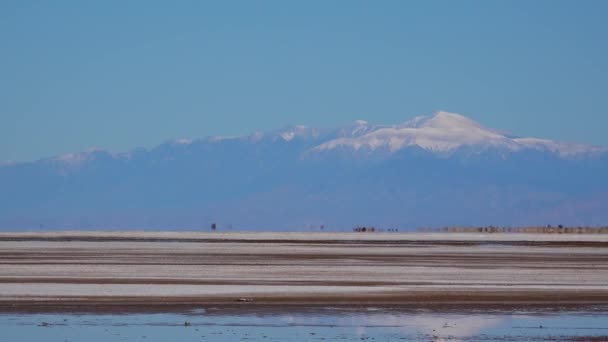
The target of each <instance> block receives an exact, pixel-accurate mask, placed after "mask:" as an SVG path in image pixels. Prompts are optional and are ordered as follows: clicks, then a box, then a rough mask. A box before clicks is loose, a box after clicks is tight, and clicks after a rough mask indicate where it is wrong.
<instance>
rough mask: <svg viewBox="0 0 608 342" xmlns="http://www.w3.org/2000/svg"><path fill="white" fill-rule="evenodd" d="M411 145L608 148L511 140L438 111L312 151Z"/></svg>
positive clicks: (570, 150)
mask: <svg viewBox="0 0 608 342" xmlns="http://www.w3.org/2000/svg"><path fill="white" fill-rule="evenodd" d="M410 146H418V147H421V148H423V149H425V150H429V151H433V152H437V153H442V152H450V151H453V150H456V149H459V148H462V147H476V148H478V149H480V150H486V149H491V148H498V149H504V150H507V151H520V150H524V149H534V150H541V151H546V152H551V153H555V154H558V155H560V156H563V157H566V156H573V155H579V154H585V153H597V152H604V151H606V149H605V148H602V147H597V146H589V145H583V144H568V143H559V142H554V141H551V140H543V139H535V138H511V137H508V136H506V135H505V134H503V133H501V132H500V131H497V130H494V129H490V128H486V127H483V126H482V125H480V124H479V123H477V122H475V121H473V120H471V119H469V118H467V117H465V116H463V115H460V114H454V113H448V112H437V113H435V114H434V115H432V116H419V117H416V118H414V119H412V120H410V121H408V122H405V123H403V124H400V125H395V126H392V127H386V128H380V129H377V130H374V131H371V132H369V133H367V134H364V135H362V136H359V137H341V138H337V139H333V140H330V141H327V142H325V143H323V144H321V145H319V146H317V147H315V148H313V149H312V151H313V152H322V151H330V150H334V149H344V148H346V149H352V150H355V151H356V150H360V149H365V150H369V151H372V152H373V151H375V150H378V149H387V150H388V151H390V152H396V151H399V150H401V149H403V148H406V147H410Z"/></svg>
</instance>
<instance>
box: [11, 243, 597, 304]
mask: <svg viewBox="0 0 608 342" xmlns="http://www.w3.org/2000/svg"><path fill="white" fill-rule="evenodd" d="M547 304H549V305H593V304H608V235H605V234H588V235H585V234H582V235H578V234H576V235H575V234H572V235H566V234H564V235H557V234H555V235H550V234H472V233H462V234H456V233H400V234H381V233H376V234H370V233H174V232H172V233H154V232H152V233H149V232H58V233H54V232H53V233H1V234H0V310H2V309H4V310H13V309H19V308H22V309H28V310H36V309H39V310H48V309H52V308H53V307H66V308H67V307H69V308H78V307H94V308H99V309H100V310H101V308H103V307H108V308H111V307H139V308H145V307H158V306H161V307H162V306H165V307H167V308H169V307H171V306H174V307H187V306H200V305H223V306H235V305H236V306H266V307H268V306H273V305H274V306H283V305H290V306H324V305H339V306H351V307H352V306H361V305H363V306H369V305H380V306H387V305H389V306H390V305H406V306H420V305H422V306H429V305H436V306H441V305H451V306H453V305H460V306H462V307H465V306H467V305H494V306H501V305H502V306H504V305H528V306H530V305H532V306H534V305H547Z"/></svg>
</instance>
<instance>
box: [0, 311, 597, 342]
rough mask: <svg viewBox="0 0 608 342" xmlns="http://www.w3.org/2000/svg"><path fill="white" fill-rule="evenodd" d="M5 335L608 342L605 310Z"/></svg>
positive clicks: (200, 323)
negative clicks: (607, 341)
mask: <svg viewBox="0 0 608 342" xmlns="http://www.w3.org/2000/svg"><path fill="white" fill-rule="evenodd" d="M186 322H187V323H186ZM0 333H1V337H0V340H2V341H48V342H53V341H58V342H64V341H90V342H95V341H204V340H207V341H286V340H289V341H361V340H368V341H403V340H409V341H519V340H526V341H535V340H536V341H556V340H564V341H570V340H577V341H578V340H580V341H588V340H597V341H604V340H608V307H587V308H582V309H581V308H579V309H572V308H569V309H566V308H564V309H561V310H560V309H556V308H551V309H543V308H537V309H504V310H474V309H466V310H462V309H459V310H435V309H434V310H429V309H404V308H393V309H389V308H354V309H344V308H316V309H301V308H294V309H289V308H288V309H255V308H251V309H216V308H199V309H193V310H185V311H182V312H173V313H130V314H116V313H113V314H99V313H97V314H96V313H80V314H76V313H45V314H31V313H3V314H0Z"/></svg>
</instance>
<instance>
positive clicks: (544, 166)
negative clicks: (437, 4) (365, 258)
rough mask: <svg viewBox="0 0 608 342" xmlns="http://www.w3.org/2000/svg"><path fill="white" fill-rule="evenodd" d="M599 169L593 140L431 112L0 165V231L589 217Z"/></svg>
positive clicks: (605, 213)
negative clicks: (526, 133) (518, 131)
mask: <svg viewBox="0 0 608 342" xmlns="http://www.w3.org/2000/svg"><path fill="white" fill-rule="evenodd" d="M607 174H608V149H607V148H605V147H600V146H592V145H585V144H578V143H563V142H556V141H552V140H546V139H539V138H524V137H515V136H512V135H510V134H506V133H504V132H501V131H500V130H496V129H491V128H486V127H484V126H482V125H481V124H479V123H477V122H475V121H473V120H471V119H469V118H467V117H465V116H463V115H459V114H454V113H448V112H437V113H435V114H433V115H430V116H421V117H416V118H414V119H412V120H409V121H407V122H405V123H402V124H397V125H373V124H370V123H368V122H367V121H363V120H358V121H356V122H354V123H352V124H349V125H344V126H340V127H336V128H323V129H320V128H313V127H307V126H291V127H285V128H283V129H279V130H276V131H270V132H255V133H253V134H251V135H247V136H239V137H221V136H215V137H207V138H202V139H177V140H172V141H169V142H166V143H163V144H161V145H159V146H157V147H154V148H150V149H143V148H139V149H134V150H132V151H129V152H124V153H110V152H107V151H103V150H97V149H92V150H88V151H84V152H80V153H71V154H66V155H63V156H57V157H51V158H45V159H41V160H38V161H34V162H28V163H11V164H6V165H0V189H3V191H2V193H3V195H2V196H0V229H3V230H21V229H205V228H206V227H208V225H209V224H210V222H218V223H221V224H223V225H224V226H225V227H232V229H266V230H283V229H284V230H294V229H310V227H319V226H321V225H324V226H325V227H327V229H349V228H350V227H352V226H353V225H357V224H372V225H376V226H383V225H384V226H391V227H398V228H401V229H408V228H415V227H420V226H445V225H477V224H492V225H522V224H523V225H527V224H536V225H538V224H541V225H542V224H568V225H577V224H585V225H601V224H606V223H608V204H607V203H608V177H606V175H607ZM220 227H222V225H220Z"/></svg>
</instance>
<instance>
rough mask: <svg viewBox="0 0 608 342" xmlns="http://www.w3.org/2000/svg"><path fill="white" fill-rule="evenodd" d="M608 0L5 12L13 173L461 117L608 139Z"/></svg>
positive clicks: (4, 144) (13, 5)
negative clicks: (76, 156) (257, 138)
mask: <svg viewBox="0 0 608 342" xmlns="http://www.w3.org/2000/svg"><path fill="white" fill-rule="evenodd" d="M606 13H608V1H540V0H536V1H301V2H293V1H217V2H206V1H174V2H170V1H164V2H161V1H110V0H108V1H96V2H93V1H26V0H18V1H13V0H5V1H2V2H0V42H1V44H0V161H8V160H15V161H22V160H32V159H37V158H40V157H44V156H50V155H56V154H61V153H66V152H73V151H79V150H84V149H87V148H89V147H92V146H95V147H98V148H104V149H109V150H112V151H123V150H129V149H131V148H134V147H138V146H153V145H155V144H158V143H161V142H163V141H165V140H168V139H171V138H179V137H202V136H206V135H216V134H217V135H237V134H246V133H249V132H251V131H254V130H258V129H273V128H279V127H281V126H285V125H288V124H309V125H316V126H332V125H335V124H340V123H346V122H350V121H353V120H355V119H361V118H362V119H366V120H368V121H372V122H377V123H397V122H401V121H405V120H407V119H409V118H411V117H413V116H415V115H420V114H429V113H432V112H433V111H436V110H440V109H441V110H447V111H452V112H458V113H461V114H464V115H467V116H470V117H472V118H473V119H475V120H478V121H480V122H481V123H482V124H484V125H486V126H490V127H495V128H500V129H505V130H508V131H511V132H513V133H516V134H518V135H528V136H538V137H545V138H552V139H558V140H566V141H579V142H587V143H594V144H601V145H608V135H607V134H606V128H607V127H608V115H607V113H606V107H607V106H606V105H605V102H606V100H607V99H608V96H607V95H608V84H607V80H608V44H607V43H606V37H608V21H606V20H605V17H606Z"/></svg>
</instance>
